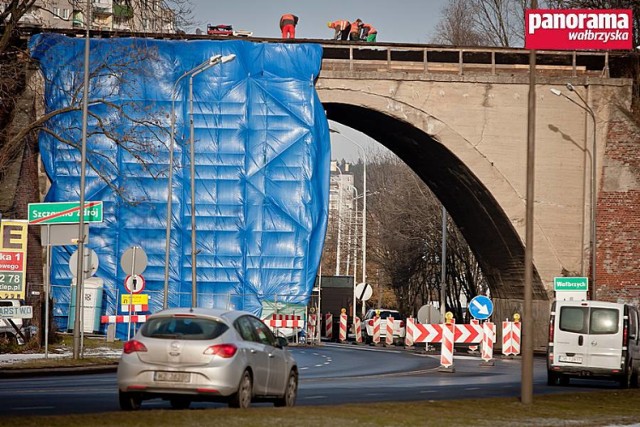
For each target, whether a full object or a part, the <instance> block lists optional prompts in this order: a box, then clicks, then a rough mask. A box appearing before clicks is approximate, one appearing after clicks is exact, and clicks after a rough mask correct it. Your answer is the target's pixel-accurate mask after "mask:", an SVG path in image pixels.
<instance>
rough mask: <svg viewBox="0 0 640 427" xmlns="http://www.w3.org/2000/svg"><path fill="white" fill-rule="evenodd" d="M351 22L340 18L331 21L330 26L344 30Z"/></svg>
mask: <svg viewBox="0 0 640 427" xmlns="http://www.w3.org/2000/svg"><path fill="white" fill-rule="evenodd" d="M349 25H351V23H350V22H349V21H347V20H346V19H340V20H338V21H333V22H332V23H331V28H335V29H336V30H340V31H342V30H345V29H346V28H347V27H348V26H349Z"/></svg>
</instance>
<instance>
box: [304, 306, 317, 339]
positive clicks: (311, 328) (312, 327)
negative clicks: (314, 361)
mask: <svg viewBox="0 0 640 427" xmlns="http://www.w3.org/2000/svg"><path fill="white" fill-rule="evenodd" d="M317 323H318V317H317V316H316V314H315V313H312V314H309V322H308V323H307V342H308V343H309V344H312V343H315V342H316V333H317V329H316V326H317Z"/></svg>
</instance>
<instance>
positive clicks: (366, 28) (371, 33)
mask: <svg viewBox="0 0 640 427" xmlns="http://www.w3.org/2000/svg"><path fill="white" fill-rule="evenodd" d="M377 35H378V30H376V29H375V28H374V27H373V25H371V24H362V38H363V39H365V40H366V41H367V42H369V43H374V42H375V41H376V36H377Z"/></svg>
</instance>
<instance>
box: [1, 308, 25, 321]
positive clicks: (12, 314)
mask: <svg viewBox="0 0 640 427" xmlns="http://www.w3.org/2000/svg"><path fill="white" fill-rule="evenodd" d="M0 318H8V319H32V318H33V307H32V306H30V305H23V306H20V307H14V306H11V305H9V306H6V307H5V306H3V307H0Z"/></svg>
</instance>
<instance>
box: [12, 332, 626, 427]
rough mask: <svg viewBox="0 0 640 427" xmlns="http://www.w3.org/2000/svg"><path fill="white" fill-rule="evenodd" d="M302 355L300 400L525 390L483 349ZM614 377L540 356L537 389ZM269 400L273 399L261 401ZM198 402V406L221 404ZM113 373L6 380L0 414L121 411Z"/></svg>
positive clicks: (345, 349)
mask: <svg viewBox="0 0 640 427" xmlns="http://www.w3.org/2000/svg"><path fill="white" fill-rule="evenodd" d="M290 350H291V352H292V353H293V354H294V356H295V358H296V360H297V361H298V368H299V370H300V387H299V394H298V399H297V405H337V404H342V403H365V402H369V403H371V402H381V401H420V400H445V399H446V400H449V399H462V398H474V397H500V396H519V395H520V378H521V363H520V359H519V358H515V359H502V358H499V357H498V358H496V359H495V366H489V367H485V366H481V363H480V362H481V359H480V358H479V357H477V356H468V355H461V354H456V355H455V357H454V362H455V364H454V369H455V372H440V371H439V369H438V367H439V364H440V361H439V356H437V355H427V354H425V353H419V352H414V351H405V350H402V349H398V350H396V349H393V348H377V347H370V346H353V345H351V346H349V345H346V346H340V345H332V344H325V345H322V346H318V347H291V348H290ZM594 387H597V388H598V389H602V388H607V387H613V383H611V384H608V383H606V382H605V383H589V382H580V381H576V382H575V383H573V382H572V384H571V385H570V386H568V387H549V386H547V385H546V368H545V360H544V359H543V358H536V359H534V393H536V394H542V393H553V392H560V391H567V389H573V390H576V391H589V390H593V389H594ZM258 405H268V404H258ZM222 406H226V405H223V404H220V403H202V402H194V403H193V404H192V405H191V407H192V408H203V407H211V408H213V407H222ZM169 407H170V405H169V403H168V402H165V401H162V400H157V399H156V400H149V401H144V402H143V404H142V410H145V409H153V408H165V409H166V408H169ZM118 410H119V407H118V391H117V386H116V376H115V373H104V374H85V375H67V376H49V377H44V376H43V377H33V378H13V379H3V380H0V413H1V414H3V415H6V416H16V415H20V414H25V415H27V414H28V415H45V414H47V415H49V414H74V413H97V412H107V411H118Z"/></svg>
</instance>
